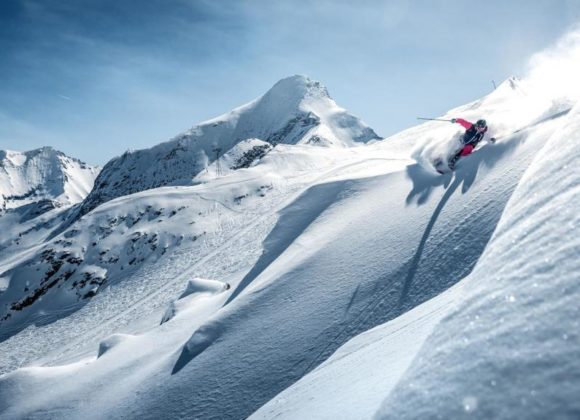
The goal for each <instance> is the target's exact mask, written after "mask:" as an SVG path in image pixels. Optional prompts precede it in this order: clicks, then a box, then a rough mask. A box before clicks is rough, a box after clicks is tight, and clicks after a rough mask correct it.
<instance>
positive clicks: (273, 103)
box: [79, 76, 379, 215]
mask: <svg viewBox="0 0 580 420" xmlns="http://www.w3.org/2000/svg"><path fill="white" fill-rule="evenodd" d="M252 138H257V139H260V140H262V141H265V142H267V143H270V144H271V145H276V144H279V143H285V144H298V143H308V144H314V145H323V146H339V147H346V146H353V145H355V144H359V143H366V142H368V141H370V140H375V139H378V138H379V137H378V136H377V135H376V133H375V132H374V131H373V130H372V129H371V128H369V127H367V126H366V125H365V124H364V123H363V122H362V121H360V120H359V119H357V118H356V117H353V116H352V115H350V114H348V113H347V112H346V111H345V110H344V109H342V108H340V107H339V106H338V105H337V104H336V103H335V102H334V100H332V99H331V98H330V96H329V95H328V92H327V90H326V88H325V87H324V86H322V85H321V84H320V83H319V82H316V81H313V80H311V79H309V78H307V77H304V76H292V77H288V78H286V79H282V80H280V81H279V82H278V83H276V84H275V85H274V86H273V87H272V88H271V89H270V90H269V91H268V92H266V94H264V95H263V96H261V97H260V98H258V99H256V100H254V101H252V102H250V103H249V104H246V105H244V106H241V107H239V108H236V109H235V110H233V111H231V112H229V113H227V114H224V115H222V116H220V117H217V118H215V119H212V120H210V121H206V122H204V123H201V124H199V125H197V126H195V127H193V128H192V129H190V130H188V131H186V132H184V133H182V134H180V135H178V136H177V137H176V138H175V139H173V140H171V141H169V142H167V143H162V144H159V145H157V146H155V147H153V148H151V149H146V150H138V151H135V152H126V153H125V154H123V155H122V156H121V157H118V158H115V159H113V160H111V161H110V162H109V163H108V164H107V165H105V167H104V168H103V171H102V172H101V174H100V175H99V177H98V179H97V181H96V183H95V188H94V190H93V191H92V192H91V194H90V195H89V197H87V199H86V200H85V201H84V202H83V205H82V206H81V208H80V213H79V214H80V215H83V214H86V213H88V212H89V211H90V210H92V209H94V208H95V207H97V206H98V205H99V204H101V203H104V202H106V201H108V200H111V199H113V198H116V197H120V196H122V195H126V194H132V193H135V192H138V191H143V190H146V189H149V188H156V187H160V186H164V185H191V183H192V179H193V178H194V177H195V176H196V175H197V174H199V173H201V172H202V171H203V170H204V169H206V168H207V166H208V164H209V163H211V162H213V161H215V160H216V159H217V158H218V157H219V156H221V155H222V154H224V153H226V152H228V151H229V150H230V149H231V148H232V147H234V146H235V145H236V144H237V143H239V142H241V141H244V140H248V139H252Z"/></svg>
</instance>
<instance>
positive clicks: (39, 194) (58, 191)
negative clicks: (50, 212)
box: [0, 147, 98, 211]
mask: <svg viewBox="0 0 580 420" xmlns="http://www.w3.org/2000/svg"><path fill="white" fill-rule="evenodd" d="M97 174H98V168H97V167H92V166H89V165H87V164H86V163H84V162H81V161H80V160H78V159H74V158H71V157H68V156H66V155H65V154H64V153H62V152H59V151H57V150H54V149H53V148H51V147H43V148H41V149H36V150H31V151H28V152H15V151H11V150H0V209H2V210H6V209H13V208H16V207H20V206H25V205H31V204H35V203H38V202H44V203H45V207H46V208H47V209H51V208H54V207H60V206H63V205H70V204H75V203H78V202H80V201H82V200H83V199H84V198H85V197H86V196H87V194H88V193H89V191H90V190H91V188H92V187H93V182H94V180H95V178H96V176H97ZM37 210H38V211H40V208H38V209H37Z"/></svg>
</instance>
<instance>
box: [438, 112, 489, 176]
mask: <svg viewBox="0 0 580 420" xmlns="http://www.w3.org/2000/svg"><path fill="white" fill-rule="evenodd" d="M451 122H452V123H453V124H455V123H457V124H461V126H462V127H463V128H465V134H464V135H463V137H462V138H461V143H462V148H461V149H459V151H458V152H457V153H456V154H455V155H454V156H453V157H452V158H451V159H449V169H451V170H454V169H455V164H456V163H457V161H458V160H459V158H460V157H463V156H467V155H469V154H471V152H473V150H474V149H475V146H477V144H478V143H479V142H480V141H481V140H483V137H484V136H485V133H486V131H487V123H486V122H485V120H477V122H476V123H475V124H473V123H471V122H469V121H467V120H464V119H463V118H453V119H452V120H451ZM490 141H491V142H492V143H495V139H494V138H491V139H490Z"/></svg>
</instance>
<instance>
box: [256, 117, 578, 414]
mask: <svg viewBox="0 0 580 420" xmlns="http://www.w3.org/2000/svg"><path fill="white" fill-rule="evenodd" d="M578 124H580V109H577V110H576V111H572V113H571V115H570V117H569V119H565V118H562V119H561V123H560V127H561V128H560V129H559V130H558V131H557V132H556V133H555V134H554V135H553V136H552V138H551V139H550V140H549V144H548V145H547V146H546V147H545V148H543V149H542V150H541V151H540V152H539V153H538V158H536V161H535V163H534V164H533V165H532V167H531V168H530V169H528V170H527V172H526V175H525V176H524V177H523V180H522V182H521V183H520V185H519V186H518V188H517V190H516V192H515V193H514V195H513V196H512V198H511V199H510V200H511V201H510V205H508V208H507V210H506V212H505V214H504V215H503V216H502V219H501V221H500V224H499V227H498V230H497V232H496V233H495V236H494V237H493V239H492V240H491V241H490V244H489V245H488V246H487V247H486V252H485V253H484V255H483V256H482V259H481V260H480V262H479V263H478V265H477V266H476V268H475V270H474V272H473V273H472V274H471V275H470V276H469V277H467V278H466V279H464V280H463V281H461V282H460V283H459V284H458V285H457V286H456V287H453V288H451V289H449V290H446V291H445V292H443V293H442V294H440V295H439V296H437V297H436V298H434V299H432V300H430V301H428V302H426V303H424V304H423V305H420V306H418V307H417V308H415V309H413V310H411V311H409V312H407V313H406V314H404V315H403V316H401V317H399V318H397V319H396V320H394V321H391V322H388V323H385V324H383V325H381V326H379V327H376V328H375V329H373V330H370V331H368V332H365V333H363V334H360V335H359V336H357V337H355V338H353V339H352V340H350V341H349V342H348V343H347V344H345V345H344V346H342V347H341V348H340V349H339V350H338V351H337V352H336V353H335V354H333V355H332V357H330V358H329V359H328V360H327V361H326V362H325V363H324V364H322V365H321V366H320V367H319V368H318V369H316V370H315V371H313V372H312V373H311V374H309V375H307V376H305V377H304V378H302V379H301V380H300V381H298V382H297V383H296V384H294V385H293V386H291V387H289V388H288V389H286V390H284V391H283V392H282V393H280V394H279V395H278V396H276V397H275V398H273V399H272V400H271V401H270V402H269V403H268V404H266V405H265V406H263V407H262V408H260V410H258V411H257V412H256V413H255V414H254V415H253V416H252V418H253V419H261V418H280V419H284V418H302V417H308V416H311V417H315V418H320V419H343V418H344V419H350V418H371V417H373V416H374V414H375V413H376V412H377V411H378V408H379V407H380V405H381V403H382V401H383V400H385V397H387V396H389V398H387V399H386V400H385V402H384V404H383V408H382V410H381V412H380V415H379V416H378V417H379V418H393V419H400V418H463V417H465V418H467V417H469V418H472V417H474V416H475V417H477V418H575V413H577V409H578V408H577V406H575V402H576V399H575V394H576V393H577V389H578V386H579V381H578V377H579V375H578V374H577V372H576V371H577V360H578V353H577V352H576V351H575V349H576V348H577V347H578V344H577V343H576V344H575V341H574V340H575V338H577V334H575V333H574V330H577V327H578V325H577V324H578V322H577V321H576V319H577V318H578V313H577V312H578V310H577V308H576V306H575V305H573V304H570V303H569V302H570V301H573V300H574V296H575V295H572V296H570V295H569V293H570V292H572V291H573V290H575V289H577V288H576V286H575V285H574V283H575V282H576V280H577V273H578V272H580V266H579V265H578V263H577V256H578V253H579V251H580V247H579V244H578V240H577V229H578V227H579V226H580V225H579V221H578V217H575V218H574V217H571V216H576V212H575V209H576V208H577V207H578V204H579V203H578V197H579V195H578V191H577V189H578V188H577V187H578V185H579V182H580V181H579V173H578V171H577V170H575V169H574V168H575V167H576V166H577V165H575V164H574V163H573V162H575V161H576V160H578V153H576V152H575V151H573V150H572V149H573V144H574V143H575V138H576V137H577V134H576V132H577V130H578ZM556 214H558V215H559V217H557V216H556ZM559 218H560V219H562V220H558V219H559ZM548 221H550V223H548V224H547V223H546V222H548ZM540 238H542V239H541V240H540ZM514 244H518V246H514ZM563 291H565V292H563ZM548 313H549V315H548ZM409 367H410V369H409ZM407 369H409V372H408V373H407V374H406V376H405V377H404V378H405V379H404V380H403V381H401V378H402V377H403V375H404V374H405V372H406V371H407ZM564 372H565V373H564ZM554 383H558V384H561V385H562V386H554ZM393 389H396V391H395V392H394V393H393V394H392V395H391V392H392V391H393Z"/></svg>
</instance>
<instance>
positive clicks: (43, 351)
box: [0, 158, 392, 372]
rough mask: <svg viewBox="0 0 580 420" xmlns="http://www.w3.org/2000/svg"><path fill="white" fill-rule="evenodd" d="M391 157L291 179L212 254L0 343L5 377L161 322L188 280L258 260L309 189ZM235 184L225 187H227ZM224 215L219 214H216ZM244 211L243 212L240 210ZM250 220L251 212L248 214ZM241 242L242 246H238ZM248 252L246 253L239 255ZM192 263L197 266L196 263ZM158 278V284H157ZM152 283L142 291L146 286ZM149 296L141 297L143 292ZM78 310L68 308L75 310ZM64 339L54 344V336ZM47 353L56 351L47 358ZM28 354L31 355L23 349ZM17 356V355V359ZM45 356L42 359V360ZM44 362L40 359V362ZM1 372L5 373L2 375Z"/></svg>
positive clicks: (141, 275)
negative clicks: (282, 214)
mask: <svg viewBox="0 0 580 420" xmlns="http://www.w3.org/2000/svg"><path fill="white" fill-rule="evenodd" d="M391 160H392V159H389V158H372V159H370V160H369V159H364V160H358V161H355V162H350V163H348V164H344V165H342V166H339V167H334V168H332V169H330V170H327V171H325V172H324V173H322V174H320V175H319V176H317V177H315V178H314V179H312V180H308V181H306V183H303V182H301V181H300V178H309V177H312V175H311V174H304V175H298V176H296V178H297V179H289V181H293V183H294V185H292V186H291V190H289V191H286V192H285V194H281V198H282V200H283V201H282V202H281V203H278V202H276V201H274V202H272V203H267V202H266V203H264V204H266V208H264V209H262V211H261V212H256V213H255V214H254V219H252V220H251V221H250V222H249V223H248V222H247V221H245V220H244V221H243V222H242V224H241V225H238V226H229V227H228V229H230V230H231V229H233V233H231V234H230V235H229V236H225V235H224V236H222V237H220V238H217V243H214V244H208V245H207V249H208V252H207V253H206V254H205V255H202V256H200V255H199V248H197V247H193V248H192V249H191V250H188V249H187V248H184V249H178V250H176V251H174V252H173V253H172V254H171V255H168V256H167V258H162V259H160V260H159V261H157V262H155V263H153V265H147V266H145V267H143V268H142V269H140V270H139V271H138V272H136V273H134V274H132V275H130V276H129V277H128V278H126V279H124V280H123V282H121V283H119V284H116V285H113V286H111V288H109V289H108V290H107V291H106V292H105V293H104V294H102V295H100V296H99V297H98V298H96V299H94V302H91V303H90V304H89V305H87V306H86V307H83V308H82V309H80V310H79V311H78V313H73V314H71V315H69V316H68V317H67V318H64V319H62V320H59V321H57V322H55V323H54V324H49V325H47V326H44V327H41V328H35V327H29V329H28V330H25V331H23V332H22V333H20V334H19V335H17V336H14V337H13V338H11V339H9V340H7V341H5V342H4V343H0V348H3V350H4V351H3V352H2V353H3V354H4V355H5V357H6V358H2V357H0V366H3V368H2V369H3V370H4V371H5V372H7V371H10V370H12V369H13V368H14V367H15V366H22V365H23V364H27V363H29V362H30V361H31V360H34V359H37V361H36V363H35V365H37V364H40V365H46V364H49V365H50V364H54V363H62V362H65V361H67V360H68V358H70V357H73V358H74V357H75V356H76V355H77V354H78V353H79V351H83V350H84V351H85V352H87V353H92V352H94V351H95V349H96V347H97V346H98V342H99V341H100V340H101V339H103V338H104V337H106V336H107V335H108V334H111V333H112V332H115V331H123V332H124V331H130V332H132V333H135V332H137V331H139V329H138V328H135V327H134V326H133V327H131V325H132V324H133V323H135V322H138V320H141V319H143V318H146V319H150V317H158V318H160V311H163V309H164V308H165V307H166V306H167V304H168V303H169V302H170V301H171V300H172V299H174V298H175V296H176V295H177V294H179V292H180V291H181V289H182V288H183V286H184V284H185V283H186V282H187V280H188V279H190V278H192V277H193V276H194V275H196V274H198V273H202V275H203V276H205V277H208V278H223V277H224V276H228V275H231V273H232V272H234V273H235V272H236V271H240V270H244V268H245V267H246V266H248V265H249V264H250V262H251V261H252V259H256V258H257V257H258V253H259V252H260V247H259V244H260V240H261V238H263V237H264V236H265V235H266V234H267V232H268V230H269V229H271V226H273V224H274V223H275V222H276V219H277V216H276V213H277V212H278V211H279V209H281V208H284V207H286V206H287V205H288V204H289V203H291V202H292V201H293V200H294V199H295V198H296V197H297V196H298V195H299V194H300V193H301V192H302V191H303V190H304V189H305V188H307V187H308V186H310V185H313V184H317V183H321V182H324V180H326V179H329V178H331V177H333V176H336V175H337V174H340V173H341V172H343V171H345V170H348V169H349V168H353V167H356V166H357V165H361V164H368V163H369V161H371V162H381V161H391ZM230 184H231V183H224V184H221V185H220V187H221V186H227V185H230ZM199 196H200V197H201V198H202V199H204V200H211V201H213V202H215V203H216V204H219V205H220V206H223V207H224V208H226V209H228V210H230V211H231V210H232V209H231V208H230V207H229V206H226V205H224V204H223V203H221V202H219V201H216V200H212V199H207V198H204V197H203V196H202V195H201V194H200V195H199ZM216 212H217V213H218V214H219V211H218V210H216ZM236 212H239V211H236ZM243 214H245V215H247V214H248V213H243ZM238 238H242V239H241V242H236V240H237V239H238ZM242 249H243V250H246V252H245V253H241V252H239V250H242ZM236 256H237V261H235V262H234V263H232V265H233V266H228V267H225V268H223V269H221V270H219V269H217V267H221V266H223V264H220V263H223V261H227V260H228V259H229V260H231V259H233V258H236ZM192 262H193V263H192ZM156 278H157V280H155V279H156ZM143 282H147V286H146V287H143V286H142V283H143ZM140 291H144V292H145V294H144V295H141V294H140V293H139V292H140ZM76 307H77V306H76V305H74V306H72V307H71V308H68V309H75V308H76ZM68 309H67V308H63V309H62V311H61V312H62V313H67V312H68ZM44 330H46V332H45V333H46V335H47V337H52V338H51V339H50V341H51V342H50V343H47V342H44V340H42V339H39V335H40V334H42V333H43V331H44ZM55 336H56V337H59V341H55V340H54V337H55ZM47 346H48V348H56V350H54V351H51V352H49V353H48V354H47ZM24 349H26V350H24ZM14 355H18V358H17V359H14ZM40 356H41V357H40ZM39 357H40V358H39ZM0 372H1V371H0Z"/></svg>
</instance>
